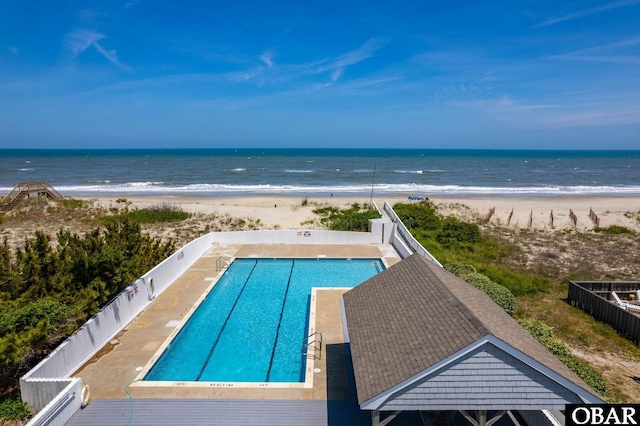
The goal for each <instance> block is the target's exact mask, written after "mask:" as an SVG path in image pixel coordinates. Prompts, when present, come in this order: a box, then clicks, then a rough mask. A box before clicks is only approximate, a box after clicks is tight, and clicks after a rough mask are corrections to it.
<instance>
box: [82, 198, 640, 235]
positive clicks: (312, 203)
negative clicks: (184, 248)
mask: <svg viewBox="0 0 640 426" xmlns="http://www.w3.org/2000/svg"><path fill="white" fill-rule="evenodd" d="M84 198H85V199H90V200H96V202H97V203H98V204H99V205H101V206H104V207H107V208H112V207H122V206H123V205H124V203H123V202H122V200H123V199H126V202H127V204H128V206H129V208H131V209H133V208H147V207H156V206H174V207H177V208H180V209H182V210H184V211H187V212H190V213H201V214H214V213H215V214H219V215H230V216H232V217H238V218H251V219H260V223H261V224H262V226H263V227H264V228H266V229H273V228H278V229H295V228H309V227H313V224H312V223H309V221H312V220H313V219H314V218H316V215H314V213H313V212H312V210H314V209H316V208H318V207H323V206H329V205H331V206H335V207H339V208H347V207H349V206H350V205H352V204H353V203H366V204H368V203H369V201H370V197H357V196H352V197H342V196H336V197H329V196H327V197H308V198H305V197H294V196H281V195H257V196H256V195H247V196H233V197H227V196H220V197H211V196H198V195H144V196H127V197H126V198H123V197H117V196H101V197H84ZM117 200H120V202H117ZM373 200H374V201H375V203H376V204H377V205H378V206H379V207H380V208H382V206H383V205H384V203H385V201H386V202H388V203H389V204H391V205H393V204H395V203H398V202H417V201H409V200H408V197H404V196H391V197H374V198H373ZM430 201H432V202H433V203H434V204H436V205H437V206H438V208H439V211H440V212H441V213H442V214H444V215H450V214H451V215H454V216H456V217H458V218H460V219H464V220H470V221H480V222H484V221H485V220H486V219H487V218H488V219H489V221H488V223H490V224H494V225H499V226H508V227H510V228H514V229H526V228H529V229H534V230H544V231H564V230H569V229H575V230H582V231H586V230H590V229H593V228H594V227H595V226H596V221H597V223H598V224H599V227H601V228H606V227H609V226H613V225H618V226H624V227H627V228H629V229H632V230H635V231H640V197H613V196H612V197H607V196H601V197H594V196H560V197H442V196H438V197H432V198H430ZM494 209H495V210H494ZM492 211H493V213H491V212H492ZM571 212H573V213H574V214H575V219H576V223H575V224H574V222H573V220H572V218H571ZM590 212H593V215H591V216H590Z"/></svg>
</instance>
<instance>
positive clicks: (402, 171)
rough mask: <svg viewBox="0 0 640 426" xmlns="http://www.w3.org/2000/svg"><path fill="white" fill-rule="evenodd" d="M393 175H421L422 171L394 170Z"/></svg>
mask: <svg viewBox="0 0 640 426" xmlns="http://www.w3.org/2000/svg"><path fill="white" fill-rule="evenodd" d="M394 172H395V173H413V174H418V175H421V174H422V170H394Z"/></svg>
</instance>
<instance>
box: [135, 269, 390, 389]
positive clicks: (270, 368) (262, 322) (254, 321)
mask: <svg viewBox="0 0 640 426" xmlns="http://www.w3.org/2000/svg"><path fill="white" fill-rule="evenodd" d="M383 269H384V265H383V263H382V262H381V261H380V260H379V259H323V258H317V259H254V258H247V259H235V260H234V261H233V263H231V265H230V266H229V267H228V268H227V270H226V271H225V273H224V274H223V276H222V277H221V278H220V279H219V280H218V282H217V283H216V285H215V286H214V287H213V288H212V289H211V291H210V292H209V294H208V295H207V296H206V298H205V299H204V300H203V301H202V302H201V304H200V305H199V306H198V308H197V309H196V311H195V312H194V313H193V315H192V316H191V317H190V318H189V319H188V321H187V322H186V323H185V324H184V325H183V327H182V328H181V329H180V331H179V333H178V334H177V335H176V336H175V338H174V339H173V340H172V341H171V343H170V345H169V346H168V347H167V348H166V349H165V350H164V352H163V353H162V355H161V356H160V357H159V358H158V359H157V361H156V362H155V364H154V365H153V366H152V367H151V369H150V370H149V372H148V373H147V374H146V375H145V377H144V380H145V381H173V382H175V381H177V382H301V381H304V372H305V365H306V356H304V355H303V354H302V350H301V349H302V344H303V341H305V338H306V336H307V331H308V321H309V320H308V314H309V306H310V295H311V289H312V288H313V287H320V288H329V287H354V286H356V285H358V284H360V283H362V282H364V281H366V280H367V279H369V278H371V277H372V276H374V275H376V274H377V273H379V272H380V271H382V270H383Z"/></svg>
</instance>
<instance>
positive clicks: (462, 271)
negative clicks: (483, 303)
mask: <svg viewBox="0 0 640 426" xmlns="http://www.w3.org/2000/svg"><path fill="white" fill-rule="evenodd" d="M444 268H445V269H446V270H448V271H449V272H452V273H453V274H455V275H456V276H458V277H459V278H461V279H463V280H465V281H466V282H468V283H469V284H471V285H472V286H474V287H475V288H477V289H478V290H480V291H481V292H483V293H484V294H486V295H487V296H489V297H490V298H491V300H493V301H494V302H496V303H497V304H498V306H500V307H501V308H502V309H504V310H505V312H507V313H508V314H509V315H513V311H514V310H515V308H516V298H515V297H514V296H513V293H511V292H510V291H509V289H508V288H506V287H503V286H501V285H500V284H498V283H495V282H493V281H491V280H490V279H489V277H487V276H486V275H483V274H481V273H479V272H475V269H474V268H473V266H471V265H469V264H467V263H450V264H447V265H445V267H444Z"/></svg>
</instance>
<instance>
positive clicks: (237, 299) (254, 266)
mask: <svg viewBox="0 0 640 426" xmlns="http://www.w3.org/2000/svg"><path fill="white" fill-rule="evenodd" d="M256 266H258V260H257V259H256V263H254V264H253V268H251V272H249V276H248V277H247V280H246V281H245V282H244V284H243V285H242V290H240V293H238V297H237V298H236V301H235V302H234V303H233V306H232V307H231V310H230V311H229V315H227V319H225V320H224V324H222V328H221V329H220V332H219V333H218V337H216V341H215V342H214V344H213V346H211V350H210V351H209V356H207V359H206V361H205V362H204V363H203V364H202V368H201V369H200V373H199V374H198V377H196V380H195V381H196V382H199V381H200V378H201V377H202V373H204V370H205V368H207V364H209V360H211V357H212V356H213V351H214V350H215V349H216V346H217V345H218V342H219V341H220V336H222V332H223V331H224V328H225V327H226V326H227V323H228V322H229V318H231V315H232V314H233V310H234V309H235V308H236V305H237V304H238V301H239V300H240V297H242V293H243V292H244V289H245V287H246V286H247V283H248V282H249V280H250V279H251V275H253V271H255V269H256Z"/></svg>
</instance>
